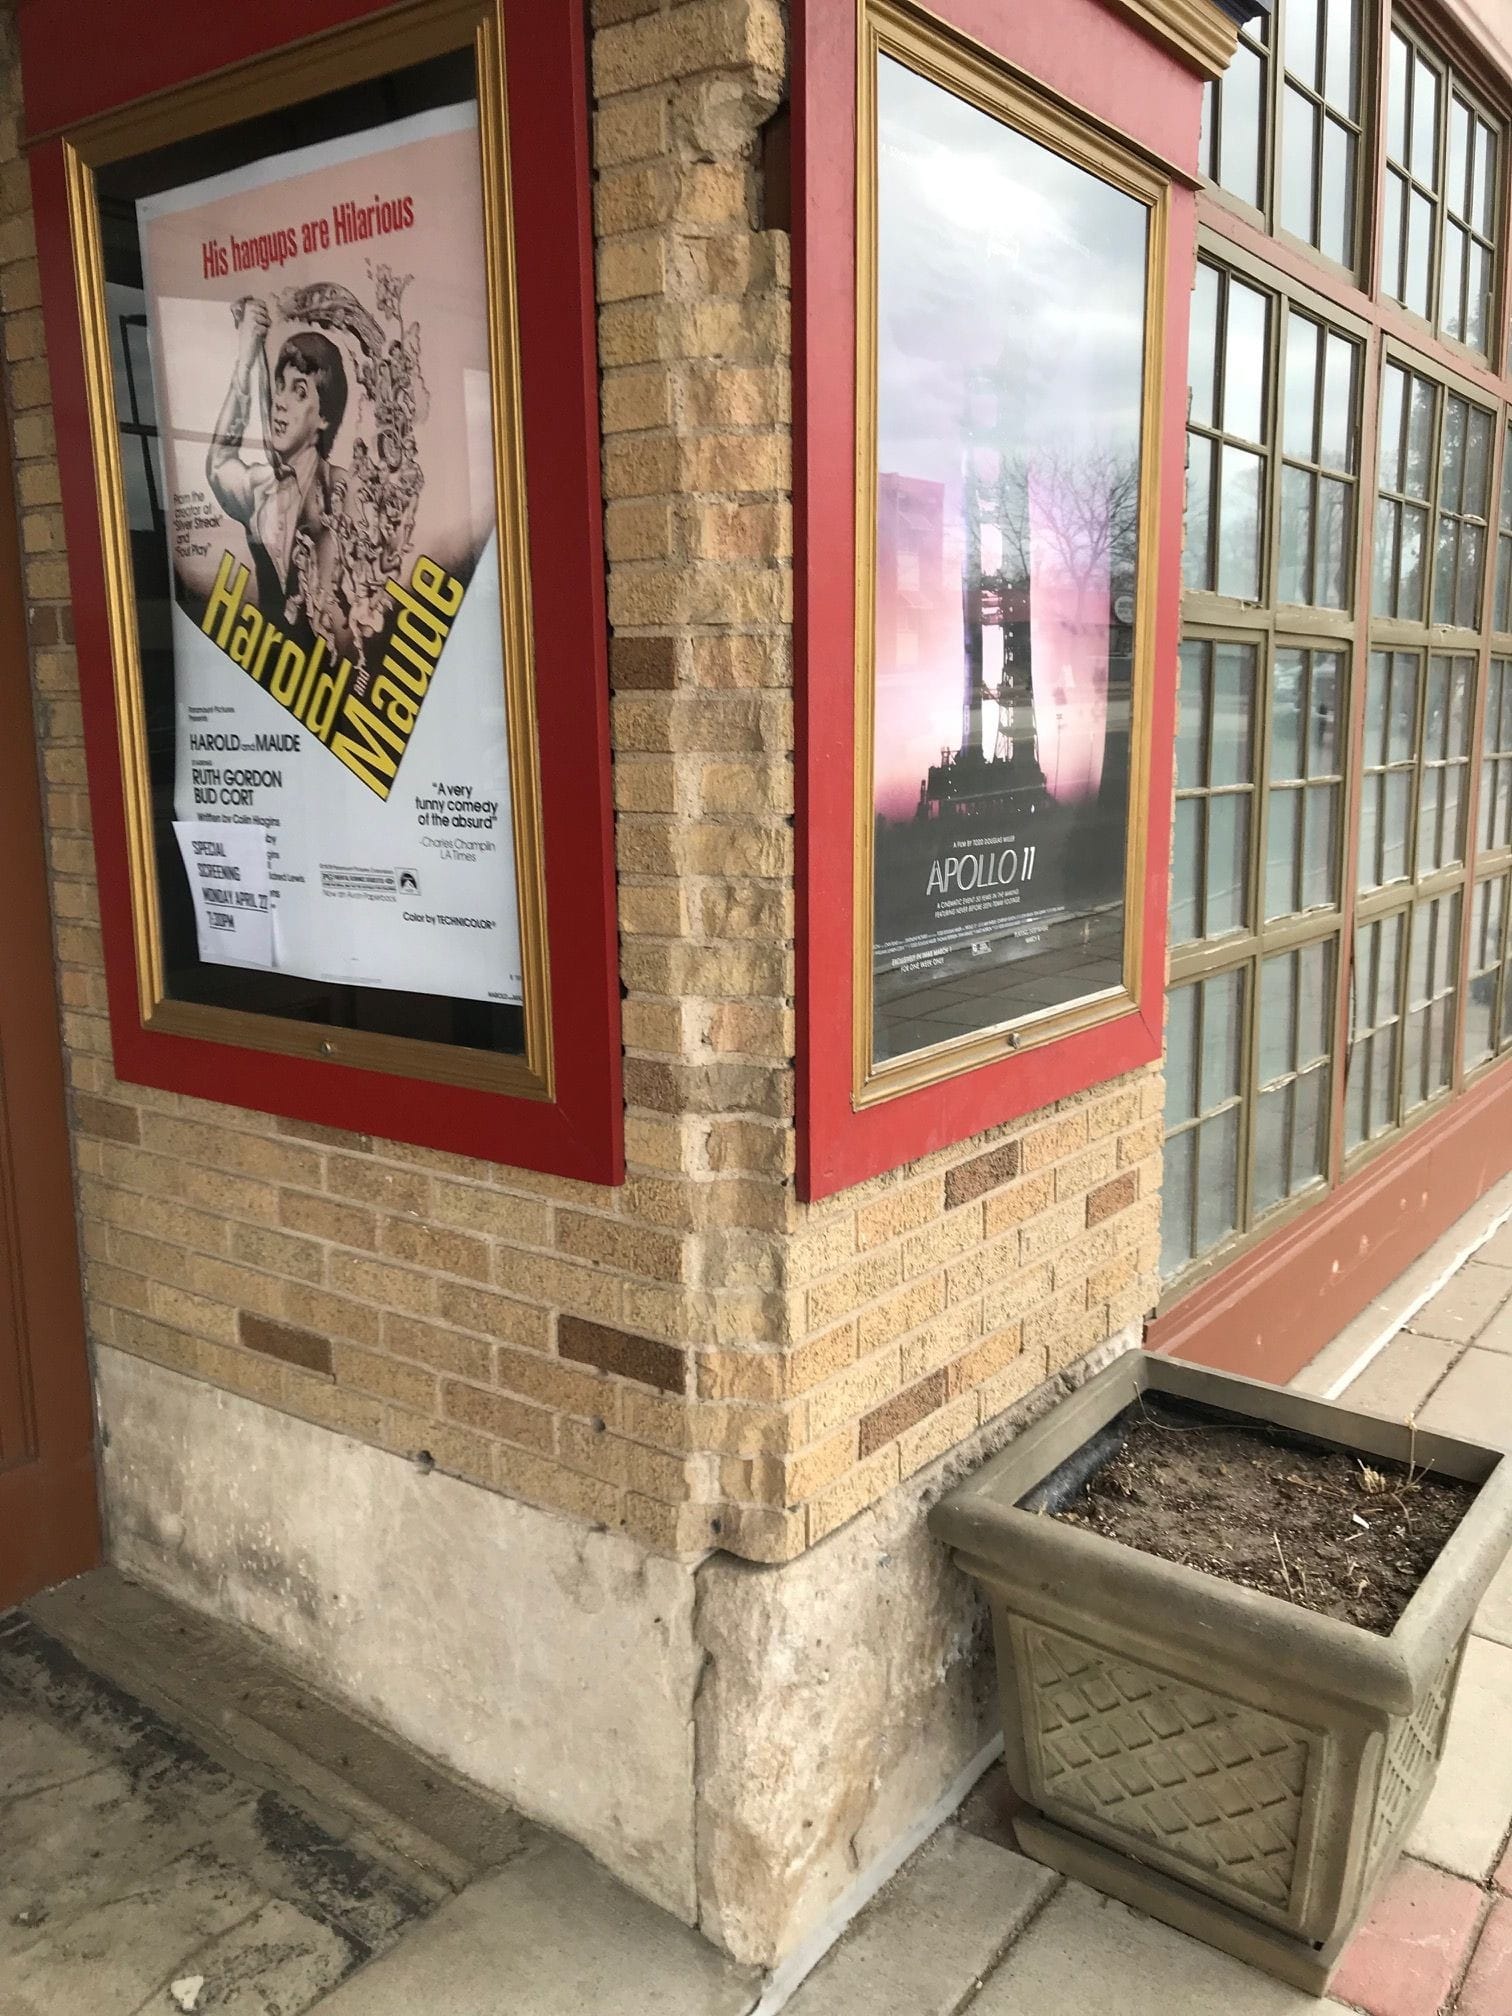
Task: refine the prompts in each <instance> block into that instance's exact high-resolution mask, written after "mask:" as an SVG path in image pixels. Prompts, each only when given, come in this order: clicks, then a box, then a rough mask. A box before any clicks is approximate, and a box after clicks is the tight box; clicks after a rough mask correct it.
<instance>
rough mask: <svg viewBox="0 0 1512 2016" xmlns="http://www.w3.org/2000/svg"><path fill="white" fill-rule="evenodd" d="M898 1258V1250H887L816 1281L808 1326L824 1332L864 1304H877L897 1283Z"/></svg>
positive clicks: (810, 1301)
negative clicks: (876, 1301) (875, 1302)
mask: <svg viewBox="0 0 1512 2016" xmlns="http://www.w3.org/2000/svg"><path fill="white" fill-rule="evenodd" d="M898 1269H899V1256H898V1252H897V1249H896V1248H895V1247H884V1248H883V1249H882V1251H881V1252H878V1253H873V1254H872V1255H871V1256H870V1258H868V1259H866V1260H862V1261H860V1262H858V1264H857V1265H856V1266H854V1267H847V1268H846V1269H845V1270H844V1271H843V1272H842V1273H839V1274H832V1275H831V1276H830V1277H829V1279H828V1280H825V1281H816V1282H815V1283H814V1285H813V1287H812V1288H810V1289H809V1291H808V1323H809V1328H810V1329H811V1330H822V1329H825V1328H827V1327H828V1326H829V1325H830V1324H831V1323H834V1322H837V1321H838V1320H839V1319H840V1318H841V1317H842V1316H846V1315H848V1314H849V1313H850V1312H851V1311H852V1310H853V1309H858V1308H860V1307H861V1305H862V1304H863V1303H866V1302H872V1301H875V1300H876V1298H877V1297H878V1296H879V1295H884V1294H885V1293H886V1292H887V1290H888V1289H889V1288H892V1287H894V1286H896V1284H897V1281H898Z"/></svg>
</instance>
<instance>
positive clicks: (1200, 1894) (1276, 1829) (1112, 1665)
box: [930, 1352, 1512, 1994]
mask: <svg viewBox="0 0 1512 2016" xmlns="http://www.w3.org/2000/svg"><path fill="white" fill-rule="evenodd" d="M1146 1390H1148V1391H1152V1392H1159V1393H1164V1394H1168V1395H1170V1396H1171V1397H1172V1398H1173V1399H1181V1400H1186V1401H1195V1402H1198V1403H1201V1404H1203V1405H1206V1406H1210V1407H1217V1408H1221V1409H1223V1410H1224V1411H1225V1412H1226V1413H1228V1414H1229V1415H1230V1416H1239V1417H1241V1418H1243V1419H1247V1420H1251V1421H1254V1422H1256V1423H1264V1424H1270V1425H1274V1426H1278V1427H1283V1428H1288V1429H1293V1430H1297V1431H1300V1432H1301V1433H1303V1434H1307V1435H1310V1436H1312V1437H1314V1438H1316V1439H1317V1440H1319V1441H1323V1442H1328V1443H1332V1444H1335V1445H1338V1446H1342V1447H1344V1448H1346V1449H1349V1450H1351V1451H1355V1452H1357V1453H1358V1454H1359V1455H1361V1456H1362V1457H1388V1458H1391V1459H1393V1460H1395V1461H1397V1462H1400V1463H1406V1462H1408V1461H1413V1462H1416V1463H1417V1464H1418V1465H1419V1466H1420V1467H1431V1468H1432V1469H1433V1470H1435V1471H1437V1472H1438V1473H1439V1474H1440V1475H1444V1476H1450V1477H1458V1478H1463V1479H1465V1480H1467V1481H1469V1482H1472V1483H1476V1484H1479V1485H1480V1486H1481V1489H1480V1492H1479V1495H1478V1496H1477V1498H1476V1499H1475V1502H1474V1503H1473V1505H1472V1506H1471V1508H1470V1510H1469V1511H1468V1513H1467V1514H1466V1515H1465V1517H1464V1518H1463V1519H1462V1520H1461V1522H1460V1524H1459V1526H1458V1527H1457V1528H1456V1530H1455V1532H1454V1533H1453V1534H1452V1535H1451V1537H1450V1540H1449V1542H1448V1545H1447V1546H1446V1547H1445V1548H1444V1550H1443V1552H1442V1553H1441V1554H1440V1556H1439V1558H1438V1560H1437V1561H1436V1562H1435V1563H1434V1565H1433V1567H1432V1568H1431V1569H1430V1570H1429V1572H1428V1574H1427V1576H1426V1577H1425V1578H1424V1580H1423V1583H1422V1585H1421V1587H1420V1588H1419V1589H1418V1591H1417V1594H1416V1595H1415V1596H1414V1597H1413V1598H1412V1601H1411V1602H1410V1603H1409V1604H1408V1606H1407V1608H1406V1610H1405V1611H1404V1612H1403V1614H1402V1616H1401V1618H1400V1619H1399V1621H1398V1623H1397V1625H1396V1628H1395V1629H1394V1630H1393V1631H1392V1633H1391V1634H1390V1636H1389V1637H1382V1636H1379V1635H1378V1634H1376V1633H1375V1632H1372V1631H1366V1630H1362V1629H1360V1628H1359V1627H1357V1626H1355V1625H1352V1624H1343V1623H1340V1622H1338V1621H1337V1620H1335V1619H1333V1618H1330V1617H1322V1616H1318V1615H1317V1614H1315V1613H1314V1612H1312V1611H1309V1610H1304V1609H1300V1608H1298V1607H1297V1606H1296V1605H1294V1604H1292V1603H1288V1602H1286V1601H1283V1600H1281V1599H1279V1598H1277V1597H1273V1596H1268V1595H1263V1594H1260V1593H1258V1592H1256V1591H1253V1590H1249V1589H1243V1588H1240V1587H1239V1586H1238V1585H1237V1584H1234V1583H1229V1582H1224V1581H1221V1580H1219V1579H1218V1578H1217V1577H1216V1576H1212V1575H1208V1574H1204V1573H1202V1572H1201V1571H1200V1570H1197V1569H1194V1568H1185V1567H1181V1566H1178V1565H1176V1564H1175V1563H1172V1562H1169V1561H1161V1560H1158V1559H1156V1558H1155V1557H1154V1556H1152V1555H1148V1554H1143V1553H1140V1552H1138V1551H1137V1550H1136V1549H1134V1548H1132V1547H1127V1546H1124V1545H1122V1544H1120V1543H1119V1542H1117V1541H1114V1540H1108V1539H1105V1538H1103V1537H1102V1536H1101V1535H1100V1534H1096V1533H1092V1532H1089V1531H1086V1530H1084V1529H1083V1528H1080V1527H1077V1526H1072V1525H1067V1524H1066V1523H1065V1522H1063V1521H1062V1520H1059V1519H1053V1518H1049V1517H1046V1516H1044V1515H1043V1514H1041V1513H1039V1512H1037V1511H1036V1510H1033V1509H1030V1508H1028V1507H1024V1506H1023V1505H1021V1501H1022V1500H1024V1499H1025V1498H1026V1497H1031V1502H1033V1501H1034V1499H1037V1498H1038V1495H1039V1494H1038V1493H1037V1487H1039V1486H1042V1485H1044V1484H1046V1482H1047V1480H1051V1479H1052V1474H1053V1473H1056V1472H1057V1471H1059V1470H1060V1466H1061V1465H1062V1464H1067V1463H1068V1462H1069V1459H1072V1458H1074V1457H1078V1456H1081V1454H1082V1452H1084V1451H1086V1445H1087V1444H1088V1443H1089V1442H1090V1441H1091V1439H1092V1438H1093V1437H1094V1436H1096V1435H1097V1434H1098V1432H1099V1431H1100V1430H1101V1429H1103V1428H1104V1427H1106V1426H1107V1424H1109V1423H1110V1422H1112V1421H1113V1420H1114V1418H1115V1417H1116V1416H1118V1415H1119V1414H1121V1413H1122V1412H1123V1410H1124V1409H1125V1408H1126V1407H1128V1406H1129V1405H1130V1404H1131V1403H1132V1402H1133V1401H1134V1400H1135V1399H1136V1398H1137V1396H1138V1395H1139V1394H1140V1393H1141V1392H1142V1391H1146ZM1091 1453H1092V1452H1087V1454H1088V1455H1090V1454H1091ZM1095 1467H1096V1466H1095V1463H1090V1462H1087V1461H1086V1459H1085V1457H1083V1458H1082V1463H1081V1465H1080V1471H1079V1474H1080V1475H1086V1474H1090V1470H1091V1469H1092V1468H1095ZM1067 1474H1068V1473H1064V1472H1063V1473H1061V1475H1062V1478H1064V1477H1065V1476H1066V1475H1067ZM930 1523H931V1526H932V1527H933V1529H934V1531H935V1532H936V1533H937V1534H938V1535H939V1536H940V1537H941V1538H942V1539H944V1540H946V1541H948V1542H949V1544H950V1546H951V1547H952V1548H953V1549H954V1551H955V1558H956V1560H957V1561H958V1563H959V1564H960V1566H961V1567H962V1568H964V1569H965V1570H966V1571H967V1573H968V1574H970V1575H972V1576H974V1577H975V1578H976V1580H977V1581H978V1582H980V1583H981V1584H982V1586H983V1588H984V1589H985V1591H986V1593H987V1595H988V1598H989V1599H990V1602H991V1606H992V1618H993V1628H994V1632H995V1635H996V1641H997V1659H998V1676H999V1682H1000V1687H1001V1693H1002V1711H1003V1734H1004V1740H1005V1743H1006V1749H1007V1767H1008V1775H1009V1778H1010V1780H1011V1782H1012V1785H1013V1789H1014V1791H1015V1792H1016V1793H1017V1795H1018V1797H1019V1799H1020V1800H1021V1801H1023V1802H1024V1808H1025V1810H1024V1811H1023V1812H1021V1813H1020V1814H1019V1815H1018V1817H1017V1818H1016V1821H1015V1827H1016V1830H1017V1833H1018V1837H1019V1842H1020V1845H1021V1846H1022V1848H1023V1850H1024V1852H1025V1853H1026V1854H1028V1855H1032V1856H1034V1857H1035V1858H1036V1859H1037V1860H1039V1861H1041V1862H1046V1863H1048V1864H1049V1865H1050V1866H1051V1867H1052V1868H1055V1869H1060V1870H1063V1871H1064V1872H1065V1873H1066V1874H1067V1875H1068V1876H1075V1877H1079V1878H1081V1879H1082V1880H1083V1881H1084V1882H1087V1883H1091V1884H1093V1885H1095V1886H1096V1887H1097V1888H1098V1889H1099V1890H1103V1891H1106V1892H1107V1893H1108V1894H1110V1895H1111V1896H1114V1897H1118V1898H1121V1899H1122V1900H1123V1901H1124V1902H1125V1903H1128V1904H1133V1905H1136V1906H1138V1907H1139V1908H1140V1909H1141V1910H1144V1911H1148V1912H1149V1913H1150V1914H1151V1915H1152V1916H1154V1917H1156V1918H1160V1919H1163V1920H1164V1921H1165V1922H1166V1923H1167V1924H1169V1925H1174V1926H1176V1927H1178V1928H1179V1929H1180V1930H1181V1931H1183V1932H1190V1933H1192V1934H1194V1935H1195V1936H1196V1937H1197V1938H1200V1939H1205V1940H1207V1941H1208V1943H1209V1944H1211V1945H1214V1946H1219V1947H1222V1948H1224V1949H1225V1950H1226V1951H1228V1952H1230V1953H1236V1954H1238V1955H1239V1956H1240V1957H1241V1958H1242V1959H1245V1960H1249V1961H1251V1962H1253V1963H1254V1964H1255V1965H1257V1966H1260V1967H1264V1968H1267V1969H1268V1970H1269V1971H1270V1972H1271V1973H1274V1974H1277V1975H1280V1976H1281V1977H1282V1979H1284V1980H1287V1981H1290V1982H1292V1983H1293V1984H1294V1985H1296V1986H1298V1987H1302V1988H1306V1989H1309V1990H1311V1991H1312V1992H1313V1993H1315V1994H1321V1993H1322V1992H1323V1990H1324V1988H1325V1987H1326V1985H1327V1982H1328V1977H1329V1974H1330V1972H1331V1970H1332V1968H1333V1965H1334V1962H1335V1961H1336V1960H1337V1958H1338V1956H1339V1953H1340V1951H1341V1949H1342V1947H1343V1945H1344V1943H1345V1941H1346V1940H1347V1939H1348V1937H1349V1935H1350V1933H1351V1932H1352V1931H1353V1930H1354V1928H1355V1926H1356V1925H1357V1924H1358V1922H1359V1920H1360V1918H1361V1917H1362V1915H1363V1914H1364V1912H1365V1910H1366V1908H1367V1907H1368V1905H1369V1903H1370V1901H1371V1898H1372V1896H1373V1894H1374V1892H1375V1890H1376V1888H1377V1886H1378V1885H1379V1884H1380V1882H1381V1879H1382V1877H1383V1876H1384V1875H1385V1874H1386V1872H1387V1870H1388V1869H1389V1868H1390V1867H1391V1864H1392V1862H1393V1861H1394V1859H1395V1856H1396V1852H1397V1850H1398V1848H1399V1847H1400V1846H1401V1843H1402V1840H1403V1838H1404V1837H1405V1835H1406V1833H1407V1830H1408V1829H1409V1827H1410V1826H1411V1825H1412V1823H1413V1821H1414V1819H1415V1818H1416V1817H1417V1814H1418V1812H1419V1810H1420V1808H1421V1807H1422V1804H1423V1801H1424V1800H1425V1799H1426V1797H1427V1795H1428V1792H1429V1789H1430V1788H1431V1786H1432V1784H1433V1780H1434V1776H1435V1774H1436V1772H1437V1769H1438V1761H1439V1755H1440V1752H1441V1750H1442V1747H1443V1741H1444V1732H1445V1726H1446V1724H1447V1721H1448V1717H1449V1709H1450V1705H1451V1703H1452V1701H1453V1699H1454V1689H1455V1684H1456V1682H1457V1680H1458V1677H1459V1667H1460V1660H1461V1657H1462V1656H1463V1653H1464V1649H1465V1641H1466V1638H1467V1637H1468V1635H1469V1627H1470V1621H1471V1618H1472V1617H1473V1615H1474V1613H1475V1608H1476V1605H1477V1604H1478V1603H1479V1601H1480V1598H1481V1596H1482V1594H1483V1593H1484V1591H1485V1588H1486V1585H1487V1584H1488V1582H1489V1581H1490V1580H1491V1577H1492V1575H1493V1574H1494V1573H1495V1572H1496V1569H1497V1568H1498V1566H1499V1565H1500V1563H1501V1561H1502V1559H1503V1557H1504V1555H1505V1554H1506V1552H1507V1548H1508V1544H1509V1541H1512V1460H1509V1459H1503V1458H1502V1457H1500V1456H1499V1455H1498V1454H1497V1453H1495V1452H1494V1451H1491V1450H1486V1449H1481V1448H1478V1447H1476V1446H1475V1445H1473V1444H1471V1443H1468V1442H1457V1441H1453V1440H1451V1439H1449V1438H1448V1437H1446V1436H1442V1435H1429V1434H1424V1433H1418V1434H1416V1435H1415V1436H1414V1435H1413V1433H1412V1431H1411V1430H1410V1429H1409V1428H1408V1426H1407V1425H1406V1424H1405V1423H1402V1422H1394V1421H1387V1420H1383V1419H1381V1418H1380V1417H1379V1416H1376V1415H1372V1414H1361V1413H1357V1412H1355V1411H1354V1410H1352V1409H1350V1408H1347V1407H1339V1406H1334V1405H1331V1404H1330V1403H1328V1402H1326V1401H1320V1400H1314V1399H1309V1398H1307V1397H1306V1396H1304V1395H1301V1394H1297V1393H1290V1392H1281V1391H1277V1390H1276V1389H1274V1388H1272V1387H1268V1386H1261V1385H1258V1384H1256V1383H1255V1382H1254V1381H1252V1380H1249V1379H1236V1378H1231V1377H1229V1376H1227V1375H1226V1374H1223V1373H1217V1372H1209V1371H1205V1370H1203V1369H1202V1368H1200V1367H1197V1366H1192V1365H1182V1364H1178V1363H1176V1362H1174V1361H1172V1360H1169V1359H1160V1358H1151V1357H1148V1356H1146V1355H1145V1354H1144V1353H1142V1352H1135V1353H1131V1354H1130V1355H1128V1356H1127V1357H1124V1358H1120V1359H1119V1360H1117V1361H1116V1362H1115V1363H1114V1364H1112V1365H1110V1366H1108V1368H1107V1369H1106V1370H1105V1371H1103V1372H1101V1373H1099V1374H1098V1376H1097V1377H1096V1378H1094V1379H1092V1380H1090V1381H1089V1382H1088V1383H1087V1385H1085V1386H1084V1387H1082V1388H1081V1389H1080V1391H1079V1392H1077V1393H1075V1394H1073V1395H1072V1396H1071V1397H1070V1398H1069V1399H1068V1400H1066V1401H1064V1402H1063V1403H1062V1404H1061V1405H1060V1406H1059V1407H1057V1408H1056V1410H1055V1411H1054V1413H1053V1414H1051V1415H1049V1416H1048V1417H1047V1418H1046V1419H1045V1420H1043V1421H1041V1422H1039V1423H1038V1424H1037V1425H1036V1426H1035V1427H1033V1428H1031V1429H1030V1430H1029V1431H1028V1432H1027V1433H1026V1434H1024V1435H1023V1436H1021V1437H1020V1439H1019V1440H1018V1441H1016V1442H1014V1443H1011V1444H1010V1445H1009V1446H1008V1448H1006V1449H1004V1450H1003V1451H1002V1453H1001V1454H1000V1455H998V1456H996V1457H994V1458H993V1460H992V1461H991V1462H990V1463H988V1464H986V1465H985V1466H984V1467H983V1468H982V1469H981V1470H979V1471H978V1472H977V1473H976V1475H975V1476H973V1477H972V1478H971V1479H969V1480H968V1482H966V1483H965V1484H963V1485H961V1486H959V1487H958V1488H957V1489H956V1490H955V1491H953V1492H951V1493H950V1495H949V1496H948V1497H946V1498H945V1499H943V1500H942V1501H941V1502H940V1503H939V1504H938V1505H937V1506H936V1507H935V1508H934V1511H933V1512H932V1513H931V1515H930ZM1278 1524H1279V1517H1278Z"/></svg>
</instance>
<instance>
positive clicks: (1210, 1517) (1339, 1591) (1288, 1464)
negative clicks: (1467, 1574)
mask: <svg viewBox="0 0 1512 2016" xmlns="http://www.w3.org/2000/svg"><path fill="white" fill-rule="evenodd" d="M1125 1422H1126V1427H1127V1433H1126V1435H1125V1439H1124V1441H1123V1444H1122V1447H1121V1448H1119V1449H1117V1450H1116V1451H1115V1453H1114V1454H1113V1455H1112V1456H1111V1457H1110V1458H1109V1459H1108V1460H1107V1462H1105V1463H1104V1464H1103V1465H1102V1466H1101V1468H1099V1469H1098V1470H1097V1471H1096V1472H1095V1473H1094V1474H1093V1476H1092V1477H1091V1478H1090V1479H1089V1480H1088V1482H1087V1483H1086V1484H1085V1485H1084V1486H1083V1487H1082V1489H1081V1490H1080V1491H1078V1492H1077V1494H1076V1496H1075V1497H1074V1498H1072V1499H1071V1500H1070V1501H1069V1502H1068V1503H1067V1504H1065V1505H1064V1506H1063V1507H1061V1508H1059V1509H1058V1510H1057V1512H1056V1514H1055V1516H1056V1517H1058V1518H1061V1519H1065V1520H1067V1521H1069V1522H1070V1523H1071V1524H1073V1525H1076V1526H1086V1527H1090V1528H1091V1530H1092V1531H1093V1532H1094V1533H1102V1534H1105V1535H1106V1536H1107V1538H1108V1539H1110V1540H1121V1541H1123V1542H1124V1544H1125V1545H1126V1546H1130V1547H1138V1548H1140V1549H1141V1550H1142V1551H1143V1552H1144V1553H1146V1554H1155V1555H1158V1556H1159V1557H1160V1559H1161V1560H1163V1561H1179V1562H1181V1563H1183V1564H1184V1565H1185V1566H1186V1567H1189V1568H1202V1569H1205V1570H1206V1571H1207V1573H1208V1574H1209V1575H1220V1576H1222V1577H1223V1579H1224V1580H1225V1581H1227V1582H1237V1583H1239V1584H1240V1585H1241V1587H1243V1588H1246V1589H1261V1590H1264V1591H1265V1593H1266V1594H1267V1595H1270V1596H1281V1597H1284V1598H1286V1599H1287V1600H1288V1601H1290V1602H1293V1603H1297V1604H1300V1605H1301V1606H1302V1607H1303V1608H1305V1609H1308V1610H1316V1611H1319V1612H1321V1614H1322V1615H1323V1616H1325V1617H1339V1618H1342V1619H1343V1620H1344V1621H1345V1622H1346V1623H1350V1624H1358V1625H1361V1626H1363V1628H1364V1629H1365V1630H1367V1631H1378V1632H1381V1633H1385V1632H1389V1631H1390V1630H1391V1628H1392V1626H1393V1625H1394V1624H1395V1623H1396V1621H1397V1619H1398V1618H1399V1617H1400V1616H1401V1614H1402V1612H1403V1610H1405V1609H1406V1607H1407V1603H1408V1600H1409V1599H1410V1597H1411V1596H1412V1594H1413V1592H1414V1591H1415V1590H1416V1589H1417V1586H1418V1584H1419V1583H1420V1582H1421V1581H1422V1579H1423V1577H1424V1576H1425V1575H1426V1574H1427V1572H1428V1570H1429V1569H1430V1568H1431V1567H1432V1566H1433V1563H1434V1562H1435V1561H1436V1560H1437V1559H1438V1555H1439V1552H1440V1550H1441V1549H1442V1547H1443V1545H1444V1543H1445V1541H1446V1540H1447V1539H1448V1538H1449V1535H1450V1534H1451V1533H1452V1532H1453V1531H1454V1529H1455V1527H1456V1526H1457V1525H1458V1524H1459V1522H1460V1520H1461V1518H1462V1517H1463V1516H1464V1514H1465V1513H1466V1512H1467V1511H1468V1510H1469V1508H1470V1505H1471V1503H1472V1501H1473V1500H1474V1497H1475V1492H1476V1487H1475V1486H1474V1485H1473V1484H1464V1483H1461V1482H1459V1481H1458V1480H1457V1479H1455V1478H1447V1477H1435V1476H1432V1475H1430V1474H1428V1473H1427V1472H1425V1471H1422V1470H1418V1469H1412V1470H1408V1469H1404V1468H1403V1467H1402V1466H1401V1465H1400V1464H1396V1463H1388V1462H1385V1461H1384V1460H1379V1459H1362V1458H1360V1457H1358V1456H1354V1455H1351V1454H1349V1453H1348V1452H1347V1451H1345V1450H1342V1449H1333V1448H1329V1447H1328V1446H1327V1445H1325V1444H1322V1443H1317V1442H1312V1441H1309V1440H1307V1439H1306V1438H1304V1437H1301V1436H1294V1435H1289V1434H1288V1433H1286V1431H1285V1430H1270V1429H1265V1428H1258V1427H1254V1426H1251V1425H1249V1424H1247V1423H1235V1422H1231V1421H1228V1420H1223V1419H1207V1418H1204V1416H1203V1415H1202V1413H1201V1412H1199V1411H1198V1410H1197V1409H1195V1408H1192V1409H1188V1408H1185V1407H1181V1406H1179V1405H1178V1406H1173V1405H1172V1404H1171V1403H1170V1402H1169V1401H1164V1402H1160V1401H1155V1400H1153V1399H1150V1398H1146V1399H1145V1400H1143V1401H1142V1402H1141V1403H1140V1404H1139V1405H1138V1406H1136V1407H1134V1408H1132V1409H1130V1411H1129V1413H1128V1415H1127V1416H1126V1417H1125Z"/></svg>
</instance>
